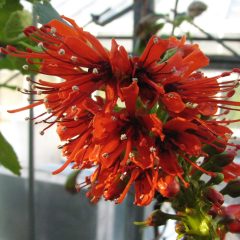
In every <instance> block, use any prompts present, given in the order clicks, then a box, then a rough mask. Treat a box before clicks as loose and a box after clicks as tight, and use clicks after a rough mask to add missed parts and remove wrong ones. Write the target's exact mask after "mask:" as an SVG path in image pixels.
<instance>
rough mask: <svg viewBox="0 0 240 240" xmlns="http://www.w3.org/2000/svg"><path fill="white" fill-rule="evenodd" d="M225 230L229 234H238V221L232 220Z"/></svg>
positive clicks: (239, 223)
mask: <svg viewBox="0 0 240 240" xmlns="http://www.w3.org/2000/svg"><path fill="white" fill-rule="evenodd" d="M227 229H228V231H229V232H231V233H240V220H234V221H232V222H230V223H228V224H227Z"/></svg>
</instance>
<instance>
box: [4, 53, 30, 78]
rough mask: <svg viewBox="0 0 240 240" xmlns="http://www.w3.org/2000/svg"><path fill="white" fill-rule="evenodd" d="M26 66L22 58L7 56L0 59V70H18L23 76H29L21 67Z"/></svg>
mask: <svg viewBox="0 0 240 240" xmlns="http://www.w3.org/2000/svg"><path fill="white" fill-rule="evenodd" d="M24 64H26V60H25V59H23V58H16V57H11V56H9V55H7V56H4V57H3V58H2V59H0V69H9V70H19V71H20V72H22V73H23V74H29V72H28V71H25V70H23V68H22V66H23V65H24Z"/></svg>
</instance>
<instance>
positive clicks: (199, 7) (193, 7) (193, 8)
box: [188, 1, 207, 18]
mask: <svg viewBox="0 0 240 240" xmlns="http://www.w3.org/2000/svg"><path fill="white" fill-rule="evenodd" d="M206 9H207V5H206V4H205V3H203V2H201V1H194V2H192V3H191V4H190V5H189V7H188V15H189V16H190V17H192V18H195V17H197V16H199V15H201V14H202V13H203V12H204V11H205V10H206Z"/></svg>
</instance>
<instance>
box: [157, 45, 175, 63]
mask: <svg viewBox="0 0 240 240" xmlns="http://www.w3.org/2000/svg"><path fill="white" fill-rule="evenodd" d="M176 52H177V48H170V49H168V50H167V51H166V52H165V54H164V55H163V57H162V59H161V61H160V63H163V62H166V61H167V60H168V59H169V58H171V57H172V56H173V55H174V54H175V53H176Z"/></svg>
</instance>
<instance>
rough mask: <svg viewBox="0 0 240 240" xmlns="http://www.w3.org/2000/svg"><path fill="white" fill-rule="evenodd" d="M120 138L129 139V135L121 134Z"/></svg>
mask: <svg viewBox="0 0 240 240" xmlns="http://www.w3.org/2000/svg"><path fill="white" fill-rule="evenodd" d="M120 139H121V140H122V141H123V140H127V135H126V134H125V133H124V134H121V136H120Z"/></svg>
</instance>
